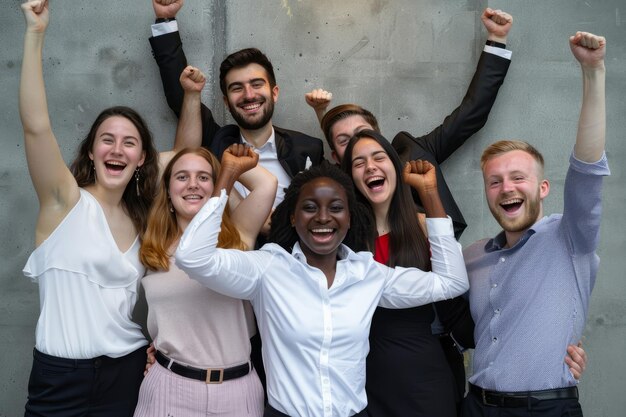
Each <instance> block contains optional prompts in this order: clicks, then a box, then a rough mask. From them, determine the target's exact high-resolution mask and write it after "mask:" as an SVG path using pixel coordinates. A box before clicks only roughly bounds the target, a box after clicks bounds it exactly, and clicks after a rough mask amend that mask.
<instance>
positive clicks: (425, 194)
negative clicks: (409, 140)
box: [402, 160, 447, 218]
mask: <svg viewBox="0 0 626 417" xmlns="http://www.w3.org/2000/svg"><path fill="white" fill-rule="evenodd" d="M402 177H403V180H404V182H405V183H407V184H409V185H410V186H411V187H413V188H414V189H415V190H416V191H417V193H418V194H419V197H420V201H421V202H422V205H423V206H424V211H425V212H426V217H444V218H445V217H447V216H446V211H445V210H444V208H443V204H442V203H441V199H440V198H439V190H438V189H437V174H436V172H435V167H434V166H433V165H432V164H431V163H430V162H428V161H422V160H417V161H409V162H407V163H406V164H405V165H404V170H403V172H402Z"/></svg>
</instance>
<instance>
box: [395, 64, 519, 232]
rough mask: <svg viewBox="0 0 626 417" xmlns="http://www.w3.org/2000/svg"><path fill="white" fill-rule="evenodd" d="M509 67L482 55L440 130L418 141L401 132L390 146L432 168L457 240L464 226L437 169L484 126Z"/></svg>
mask: <svg viewBox="0 0 626 417" xmlns="http://www.w3.org/2000/svg"><path fill="white" fill-rule="evenodd" d="M510 63H511V61H510V60H508V59H506V58H502V57H500V56H497V55H494V54H490V53H487V52H483V53H482V54H481V56H480V59H479V60H478V65H477V67H476V72H475V73H474V77H473V78H472V81H471V83H470V85H469V87H468V89H467V93H465V97H463V101H462V102H461V105H460V106H459V107H457V108H456V109H455V110H454V111H453V112H452V113H450V115H448V116H447V117H446V118H445V120H444V121H443V123H442V124H441V125H440V126H438V127H437V128H436V129H435V130H433V131H432V132H430V133H428V134H427V135H424V136H420V137H418V138H416V137H413V136H411V135H410V134H409V133H407V132H400V133H398V134H397V135H396V136H395V137H394V138H393V141H392V142H391V144H392V145H393V147H394V148H395V149H396V151H397V152H398V154H399V155H400V158H401V159H402V160H403V161H412V160H415V159H425V160H427V161H429V162H430V163H431V164H433V165H434V166H435V168H436V169H437V188H438V189H439V195H440V196H441V201H442V203H443V207H444V208H445V210H446V213H447V214H448V215H449V216H450V217H451V218H452V222H453V224H454V235H455V236H456V238H457V239H458V238H459V237H460V236H461V234H462V233H463V230H465V228H466V227H467V224H466V223H465V219H464V218H463V214H461V210H460V209H459V207H458V206H457V204H456V201H454V198H453V197H452V193H451V192H450V189H449V188H448V184H446V180H445V178H444V177H443V175H442V173H441V169H440V167H439V165H440V164H441V163H443V161H445V160H446V159H447V158H448V157H449V156H450V155H452V154H453V153H454V151H456V150H457V149H459V148H460V147H461V145H463V144H464V143H465V141H466V140H467V139H468V138H469V137H470V136H472V135H473V134H474V133H476V132H478V131H479V130H480V129H481V128H482V127H483V126H484V125H485V123H486V122H487V118H488V116H489V111H490V110H491V107H492V106H493V103H494V102H495V101H496V96H497V95H498V90H499V89H500V86H501V85H502V83H503V82H504V78H505V77H506V73H507V71H508V69H509V64H510ZM413 198H414V200H415V202H416V203H417V204H418V205H419V206H420V207H421V205H422V204H421V202H420V200H419V197H418V196H417V193H416V192H414V193H413Z"/></svg>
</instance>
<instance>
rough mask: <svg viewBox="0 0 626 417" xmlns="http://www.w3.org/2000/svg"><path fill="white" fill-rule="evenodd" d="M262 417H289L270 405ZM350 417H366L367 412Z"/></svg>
mask: <svg viewBox="0 0 626 417" xmlns="http://www.w3.org/2000/svg"><path fill="white" fill-rule="evenodd" d="M263 417H289V416H288V415H287V414H284V413H281V412H280V411H278V410H277V409H275V408H274V407H272V406H271V405H268V406H267V407H265V412H264V413H263ZM352 417H368V414H367V410H363V411H361V412H360V413H356V414H354V415H353V416H352Z"/></svg>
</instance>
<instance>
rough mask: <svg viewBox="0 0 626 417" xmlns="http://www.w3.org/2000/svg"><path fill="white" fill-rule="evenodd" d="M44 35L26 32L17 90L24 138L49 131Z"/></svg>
mask: <svg viewBox="0 0 626 417" xmlns="http://www.w3.org/2000/svg"><path fill="white" fill-rule="evenodd" d="M44 37H45V34H44V33H33V32H28V31H27V32H26V35H25V36H24V56H23V61H22V74H21V78H20V90H19V110H20V117H21V120H22V126H23V128H24V134H25V135H26V136H30V135H38V134H41V132H47V131H50V130H51V125H50V118H49V115H48V104H47V101H46V90H45V85H44V80H43V67H42V54H43V44H44Z"/></svg>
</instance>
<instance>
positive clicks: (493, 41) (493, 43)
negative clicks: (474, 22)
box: [485, 38, 506, 49]
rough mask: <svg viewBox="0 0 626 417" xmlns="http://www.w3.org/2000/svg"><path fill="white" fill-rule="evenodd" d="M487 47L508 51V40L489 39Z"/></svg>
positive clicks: (486, 43)
mask: <svg viewBox="0 0 626 417" xmlns="http://www.w3.org/2000/svg"><path fill="white" fill-rule="evenodd" d="M485 45H487V46H492V47H494V48H502V49H506V38H499V40H496V39H491V38H489V39H487V42H485Z"/></svg>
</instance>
